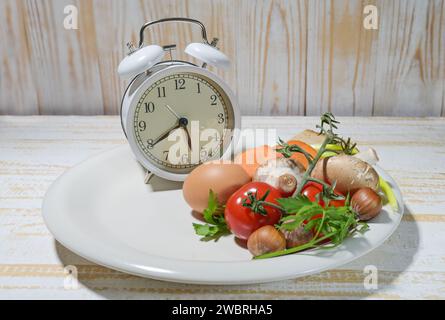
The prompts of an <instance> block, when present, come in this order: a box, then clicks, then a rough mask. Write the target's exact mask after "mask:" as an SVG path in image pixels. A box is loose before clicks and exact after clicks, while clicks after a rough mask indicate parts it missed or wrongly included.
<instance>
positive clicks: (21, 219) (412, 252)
mask: <svg viewBox="0 0 445 320" xmlns="http://www.w3.org/2000/svg"><path fill="white" fill-rule="evenodd" d="M339 119H340V120H341V122H342V124H341V133H342V134H343V135H346V136H351V137H354V138H355V140H357V141H358V142H359V144H360V145H366V146H372V147H374V148H375V149H376V150H377V151H378V153H379V155H380V158H381V162H380V165H381V166H382V167H383V168H385V169H386V170H387V171H388V172H389V173H390V174H391V175H392V176H393V177H394V178H395V180H396V181H397V182H398V184H399V186H400V188H401V190H402V193H403V196H404V200H405V215H404V217H403V220H402V222H401V225H400V226H399V228H398V229H397V230H396V232H395V233H394V234H393V236H392V237H391V238H390V239H388V240H387V241H386V242H385V243H384V244H383V245H382V246H381V247H379V248H378V249H376V250H374V251H373V252H371V253H370V254H368V255H366V256H364V257H362V258H360V259H358V260H356V261H354V262H352V263H349V264H347V265H344V266H342V267H340V268H337V269H335V270H330V271H326V272H323V273H320V274H317V275H312V276H308V277H304V278H299V279H295V280H288V281H281V282H274V283H268V284H258V285H245V286H202V285H185V284H174V283H167V282H161V281H155V280H150V279H143V278H139V277H135V276H131V275H127V274H124V273H121V272H118V271H114V270H110V269H108V268H105V267H102V266H98V265H96V264H94V263H92V262H89V261H87V260H85V259H83V258H81V257H79V256H77V255H76V254H74V253H72V252H70V251H69V250H68V249H66V248H64V247H63V246H62V245H60V244H59V243H57V242H56V241H55V240H54V238H53V237H52V235H51V234H50V233H49V231H48V230H47V229H46V227H45V224H44V222H43V219H42V216H41V204H42V199H43V197H44V195H45V191H46V190H47V188H48V187H49V186H50V185H51V183H52V182H53V181H54V180H55V179H56V178H57V177H58V176H59V175H60V174H62V173H63V172H64V171H65V170H67V169H69V168H71V167H72V166H74V165H76V164H77V163H79V162H80V161H82V160H84V159H86V158H88V157H90V156H92V155H94V154H97V153H99V152H102V151H104V150H108V149H111V148H114V147H117V146H119V145H121V144H124V143H126V141H125V139H124V136H123V134H122V132H121V128H120V123H119V118H118V117H115V116H112V117H72V116H70V117H67V116H53V117H47V116H35V117H9V116H2V117H0V299H8V298H24V299H28V298H34V299H43V298H50V299H54V298H55V299H67V298H69V299H109V298H111V299H121V298H152V299H165V298H169V299H172V298H190V299H207V298H215V299H224V298H225V299H236V298H245V299H264V298H272V299H278V298H282V299H299V298H312V299H314V298H325V299H333V298H334V299H335V298H366V299H406V298H414V299H422V298H432V299H444V298H445V245H444V243H445V140H444V138H445V119H444V118H339ZM316 123H317V118H303V117H281V118H279V117H274V118H272V117H244V118H243V127H244V128H250V127H256V128H276V129H277V134H278V135H279V136H281V137H283V138H290V137H291V136H292V135H293V134H295V133H296V132H297V131H299V130H300V129H304V128H313V126H314V125H315V124H316ZM69 265H74V266H76V267H77V271H78V279H79V285H78V287H77V288H70V287H69V286H68V287H67V286H66V279H67V276H66V271H65V269H64V267H66V266H69ZM368 265H374V266H376V267H377V270H378V289H377V290H370V289H365V287H364V285H363V282H364V277H365V274H364V268H365V266H368Z"/></svg>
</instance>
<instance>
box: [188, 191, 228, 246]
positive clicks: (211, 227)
mask: <svg viewBox="0 0 445 320" xmlns="http://www.w3.org/2000/svg"><path fill="white" fill-rule="evenodd" d="M224 207H225V206H224V205H221V204H220V203H219V201H218V197H217V196H216V194H215V193H214V192H213V190H209V200H208V204H207V208H206V209H205V210H204V212H203V217H204V220H205V221H206V222H207V223H206V224H199V223H193V228H194V229H195V233H196V234H197V235H199V236H202V238H201V241H211V240H214V241H218V240H219V238H221V237H222V236H225V235H228V234H230V230H229V228H228V227H227V223H226V221H225V219H224Z"/></svg>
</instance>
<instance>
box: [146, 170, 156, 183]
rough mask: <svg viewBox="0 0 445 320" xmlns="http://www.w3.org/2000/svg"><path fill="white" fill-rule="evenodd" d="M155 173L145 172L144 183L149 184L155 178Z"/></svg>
mask: <svg viewBox="0 0 445 320" xmlns="http://www.w3.org/2000/svg"><path fill="white" fill-rule="evenodd" d="M153 175H154V173H153V172H150V171H148V170H147V171H145V178H144V183H145V184H148V183H149V182H150V179H151V178H152V177H153Z"/></svg>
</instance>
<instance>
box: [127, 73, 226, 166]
mask: <svg viewBox="0 0 445 320" xmlns="http://www.w3.org/2000/svg"><path fill="white" fill-rule="evenodd" d="M134 121H135V130H134V132H135V136H136V140H137V142H138V146H139V148H140V150H141V151H142V152H143V153H144V154H145V155H146V157H147V158H148V159H149V161H150V162H152V163H153V164H154V165H155V166H157V167H159V168H161V169H163V170H167V171H170V172H174V173H187V172H189V171H190V170H191V169H193V168H194V167H195V166H197V165H198V164H199V163H200V162H202V161H205V160H209V159H213V158H219V156H220V155H222V152H223V151H224V147H225V146H227V145H228V144H229V142H230V138H228V135H229V134H230V133H231V132H230V130H231V129H233V126H234V118H233V109H232V105H231V103H230V100H229V99H228V97H227V95H226V94H225V93H224V91H223V90H222V89H221V88H220V87H219V85H218V84H217V83H215V82H214V81H213V80H211V79H208V78H207V77H204V76H202V75H199V74H196V73H178V74H174V75H170V76H166V77H164V78H162V79H160V80H158V81H157V82H156V83H154V84H152V85H151V86H150V87H149V88H148V89H147V90H146V91H145V92H144V93H143V94H142V96H141V98H140V99H139V101H138V105H137V107H136V110H135V116H134ZM136 129H137V130H136ZM228 133H229V134H228Z"/></svg>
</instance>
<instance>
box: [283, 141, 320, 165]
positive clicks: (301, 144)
mask: <svg viewBox="0 0 445 320" xmlns="http://www.w3.org/2000/svg"><path fill="white" fill-rule="evenodd" d="M287 144H289V145H297V146H299V147H300V148H301V149H303V150H304V151H306V152H307V153H309V154H310V155H311V156H312V157H315V156H316V155H317V150H315V149H314V148H312V147H311V146H310V145H308V144H307V143H304V142H303V141H299V140H290V141H288V142H287ZM291 158H292V159H294V160H295V161H298V162H299V163H301V164H302V165H303V167H304V168H305V169H307V167H308V165H309V162H308V161H307V159H306V157H305V156H304V155H303V154H302V153H299V152H296V153H294V154H293V155H292V157H291Z"/></svg>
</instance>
